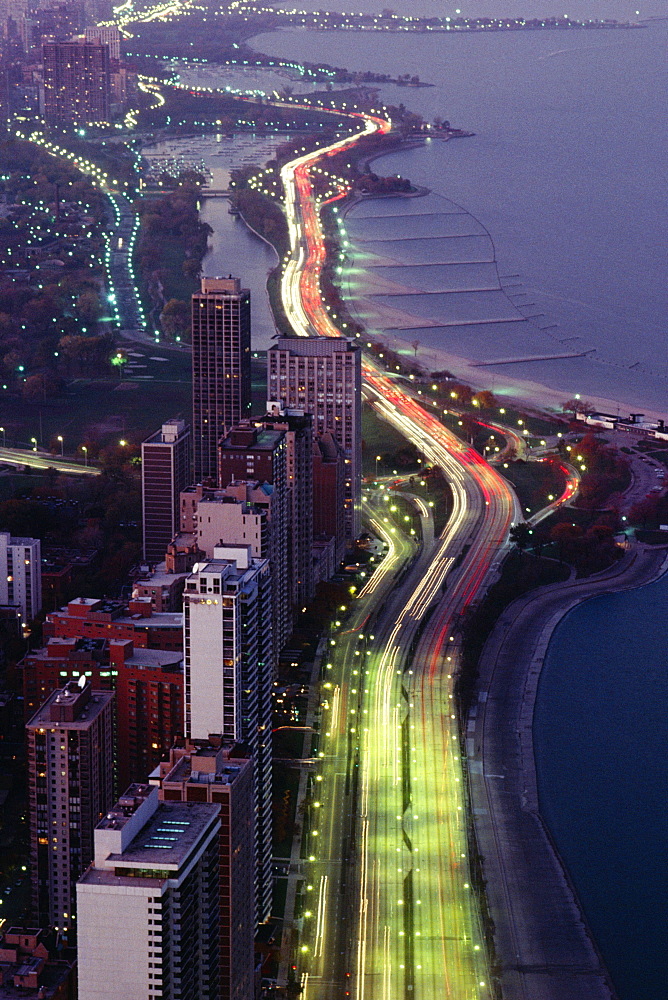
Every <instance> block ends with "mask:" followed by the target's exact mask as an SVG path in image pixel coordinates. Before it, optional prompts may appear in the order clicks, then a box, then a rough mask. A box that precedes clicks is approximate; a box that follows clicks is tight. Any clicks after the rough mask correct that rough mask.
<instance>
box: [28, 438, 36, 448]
mask: <svg viewBox="0 0 668 1000" xmlns="http://www.w3.org/2000/svg"><path fill="white" fill-rule="evenodd" d="M30 443H31V445H32V450H33V451H37V438H34V437H33V438H30Z"/></svg>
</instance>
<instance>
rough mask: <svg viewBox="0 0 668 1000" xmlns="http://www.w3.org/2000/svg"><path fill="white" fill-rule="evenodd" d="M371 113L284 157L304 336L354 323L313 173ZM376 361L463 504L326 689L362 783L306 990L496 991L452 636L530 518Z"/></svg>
mask: <svg viewBox="0 0 668 1000" xmlns="http://www.w3.org/2000/svg"><path fill="white" fill-rule="evenodd" d="M357 117H359V119H360V131H359V133H358V135H357V136H353V137H347V138H345V139H342V140H340V141H339V142H337V143H335V144H333V145H332V146H329V147H327V148H325V149H320V150H317V151H316V152H313V153H307V154H305V155H303V156H300V157H298V158H296V159H294V160H292V161H291V162H290V163H287V164H286V165H285V166H284V167H283V169H282V174H281V176H282V181H283V185H284V190H285V199H286V202H285V204H286V213H287V218H288V224H289V229H290V240H291V251H290V256H289V259H288V260H287V262H286V266H285V268H284V272H283V280H282V297H283V305H284V308H285V311H286V314H287V316H288V318H289V319H290V322H291V323H292V325H293V328H294V330H295V332H296V333H297V334H298V335H301V336H313V335H323V334H324V335H327V336H340V335H341V331H340V330H339V329H338V328H337V327H336V325H335V324H334V323H333V321H332V319H331V317H330V316H329V314H328V312H327V310H326V307H325V306H324V305H323V303H322V299H321V295H320V271H321V268H322V264H323V261H324V248H323V242H324V241H323V232H322V228H321V223H320V214H319V205H318V203H317V200H316V198H315V197H314V193H313V187H312V183H311V177H310V172H311V170H312V169H313V168H314V167H316V166H317V164H318V163H319V162H320V161H322V160H323V159H325V158H327V157H329V156H332V155H333V154H334V153H336V152H338V151H340V150H343V149H347V148H350V147H351V146H352V145H354V143H355V142H356V141H357V139H358V138H359V137H361V136H363V135H367V134H371V133H374V132H386V131H388V130H389V127H390V124H389V122H388V121H387V120H386V119H384V118H383V117H382V116H380V115H370V116H365V115H358V116H357ZM363 373H364V384H365V393H366V395H367V398H368V399H370V401H371V402H372V404H373V405H374V406H375V408H376V409H377V410H378V412H379V413H380V415H381V416H382V417H383V418H384V419H386V420H388V421H389V422H390V423H392V424H393V425H394V426H395V427H396V428H397V429H399V430H400V431H401V432H402V434H404V435H405V436H406V437H407V438H409V439H410V440H412V441H414V442H415V443H416V444H417V445H418V446H419V448H420V450H421V451H422V452H424V453H425V454H426V455H427V457H428V459H429V461H431V462H433V463H434V464H435V465H438V466H439V467H440V468H441V469H442V470H443V472H444V474H445V476H446V478H447V480H448V482H449V483H450V487H451V490H452V495H453V510H452V514H451V517H450V519H449V522H448V525H447V526H446V528H445V530H444V532H443V534H442V535H441V537H440V538H438V539H437V540H436V541H435V542H434V543H433V545H431V546H430V545H426V546H425V547H423V551H422V555H421V556H420V558H419V560H418V563H417V565H416V567H414V569H413V571H412V572H411V573H409V574H408V575H407V576H406V578H405V579H404V580H403V581H402V582H401V583H400V584H399V585H397V586H395V587H394V589H393V593H392V594H391V595H388V594H387V593H386V591H385V589H383V590H382V592H380V591H379V601H378V603H377V606H376V612H375V615H374V619H373V630H372V631H371V630H370V629H369V628H361V627H360V626H359V624H356V626H355V628H353V629H351V630H350V631H349V634H348V638H347V640H346V641H345V644H344V647H345V648H342V649H337V647H333V651H334V652H335V654H336V660H337V661H338V662H339V663H340V664H341V667H340V669H341V670H342V671H343V674H344V675H345V667H344V666H342V665H343V664H345V663H346V662H349V660H350V656H351V654H352V655H353V656H354V655H355V653H359V654H362V653H363V659H364V662H365V664H366V666H365V671H366V673H365V677H364V680H365V684H364V687H362V685H361V683H360V681H359V675H358V674H354V672H353V673H352V674H351V675H350V676H348V678H347V680H346V678H345V676H342V680H341V683H340V685H339V686H338V687H337V688H336V698H334V694H332V697H331V700H330V697H329V695H327V705H328V709H327V710H328V711H330V712H331V713H332V717H331V718H330V719H329V723H328V727H327V729H326V733H328V734H329V735H328V736H326V738H325V742H324V743H323V747H324V748H325V749H324V750H323V752H324V754H325V756H324V758H323V760H325V762H326V763H325V765H324V770H323V774H322V775H321V777H323V778H324V776H325V774H326V773H327V771H328V768H329V767H330V765H333V766H334V768H335V770H334V775H333V777H334V778H336V777H337V776H338V779H339V782H343V783H344V787H345V783H346V782H348V781H349V780H350V781H353V779H354V783H353V785H351V786H350V787H351V788H352V798H351V799H350V800H349V801H348V802H347V804H346V806H347V808H346V822H347V826H346V830H347V832H346V833H345V834H343V833H342V831H341V829H340V828H339V826H340V819H341V817H340V815H337V814H338V813H340V807H339V806H338V805H337V802H338V800H339V797H338V795H337V793H336V788H335V789H334V791H333V794H332V795H331V797H330V796H329V795H326V796H323V797H322V800H321V802H320V806H319V807H318V809H319V810H322V812H321V813H320V816H321V822H320V825H321V826H324V827H325V828H326V829H327V836H326V837H325V839H322V840H320V839H319V836H320V830H319V831H318V837H316V838H313V837H312V838H311V842H310V843H311V846H310V850H312V851H313V852H314V853H313V854H312V855H311V856H312V857H314V858H316V859H317V860H316V861H314V862H312V863H313V865H314V866H318V865H320V866H322V865H323V864H326V863H327V859H328V858H329V861H330V862H331V861H332V860H336V859H338V860H339V863H343V869H342V870H343V871H344V872H345V886H344V887H343V890H342V887H341V885H340V884H338V885H332V884H331V881H330V878H329V876H327V875H326V873H325V872H324V871H323V872H322V873H321V875H320V881H319V883H318V885H317V887H316V885H315V883H314V882H312V883H310V884H313V889H312V890H310V891H312V892H316V891H317V894H318V895H317V905H316V908H315V910H314V911H313V913H314V919H315V924H314V926H315V932H314V936H313V939H312V940H309V941H308V943H306V944H304V945H303V947H304V948H306V949H307V950H306V951H305V952H303V955H304V960H303V974H304V980H303V982H304V986H305V989H306V994H307V997H317V998H321V1000H329V998H330V997H331V998H333V997H338V996H342V995H346V994H348V993H349V994H350V995H354V996H356V997H357V998H358V1000H363V998H369V1000H371V998H373V1000H376V998H382V1000H396V998H398V997H401V996H404V997H421V998H422V997H424V998H431V997H457V998H461V1000H473V998H486V997H489V996H490V995H491V987H490V984H489V976H488V973H487V963H486V955H485V951H484V947H483V943H482V942H483V938H482V933H481V929H480V926H479V919H478V912H477V906H476V901H475V898H474V895H473V892H472V890H471V886H470V877H469V866H468V844H467V833H466V802H465V790H464V773H463V769H462V762H461V759H460V741H459V734H458V729H457V720H456V718H455V712H454V710H453V674H454V671H455V667H456V652H455V645H454V643H453V642H451V636H452V637H453V639H454V638H455V637H456V625H457V620H458V617H459V616H460V615H461V614H462V613H463V612H464V611H465V610H466V608H467V606H468V605H470V604H471V602H472V601H474V600H475V599H476V597H478V596H479V595H480V594H481V592H482V589H483V588H484V585H485V581H486V580H487V579H488V575H489V573H490V571H491V570H492V569H493V568H494V565H495V563H496V561H497V560H498V558H499V553H500V551H501V549H502V548H503V546H504V544H505V543H506V539H507V533H508V529H509V527H510V525H511V523H512V521H513V520H515V519H518V518H519V517H520V516H521V515H520V512H519V510H518V507H517V503H516V500H515V498H514V495H513V493H512V492H511V490H510V488H509V487H508V485H507V484H506V482H505V481H504V480H503V479H501V478H500V477H499V476H498V475H497V473H496V472H495V471H494V470H493V469H492V468H491V467H490V466H489V465H487V463H486V462H484V461H483V459H482V458H481V457H480V455H478V453H477V452H475V451H474V450H473V449H472V448H470V447H468V446H467V445H466V444H464V443H463V442H461V441H460V440H459V439H458V438H457V437H456V436H455V435H453V434H452V433H451V432H450V431H448V430H447V429H446V428H445V427H444V426H443V425H442V424H441V423H440V422H439V421H438V420H437V419H436V418H435V417H433V416H432V415H431V414H429V413H427V412H426V411H425V409H424V408H423V407H422V406H420V404H419V403H418V402H417V401H416V400H415V399H414V398H413V397H412V396H411V395H409V394H408V393H407V392H405V391H404V390H403V389H402V388H400V387H399V386H397V385H396V383H395V382H392V381H390V379H389V378H387V376H386V375H385V374H384V373H383V372H382V371H381V370H380V369H378V368H377V367H376V366H375V365H374V364H373V362H372V361H371V360H369V359H365V361H364V365H363ZM371 636H373V638H371ZM334 641H335V642H336V641H338V640H334ZM351 643H352V645H355V644H357V645H358V648H356V649H354V648H352V647H351ZM359 644H363V645H364V648H363V649H361V648H359ZM339 657H340V658H341V659H340V660H339ZM361 658H362V657H361V656H360V657H358V659H361ZM346 689H347V691H346ZM360 730H361V731H360ZM351 738H354V741H355V747H356V750H355V757H354V759H353V761H352V767H353V769H354V773H353V774H352V777H350V776H349V774H348V772H347V771H346V772H343V771H340V772H337V771H336V766H337V765H336V763H335V762H336V760H337V759H338V755H337V753H335V752H332V745H333V744H331V743H330V744H328V743H327V741H328V740H329V741H340V743H341V744H342V745H348V746H349V745H350V741H351ZM349 760H350V758H349ZM349 766H350V765H349ZM341 837H342V838H343V839H340V838H341ZM314 841H316V842H317V847H316V846H314ZM314 870H315V867H314ZM352 887H354V892H353V888H352ZM351 893H352V895H351ZM335 898H336V900H337V903H336V905H333V904H332V900H333V899H335ZM342 899H343V900H344V901H345V902H344V905H345V912H344V913H342V912H341V901H342ZM342 918H343V919H342ZM309 949H310V951H309ZM329 952H331V956H332V961H330V965H329V967H328V970H327V971H326V972H325V970H324V965H323V963H324V962H325V961H326V959H325V953H329Z"/></svg>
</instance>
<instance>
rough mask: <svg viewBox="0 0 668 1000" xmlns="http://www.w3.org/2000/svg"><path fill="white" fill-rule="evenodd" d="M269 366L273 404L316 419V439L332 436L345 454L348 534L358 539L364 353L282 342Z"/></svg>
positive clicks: (344, 344)
mask: <svg viewBox="0 0 668 1000" xmlns="http://www.w3.org/2000/svg"><path fill="white" fill-rule="evenodd" d="M267 366H268V372H267V375H268V378H267V392H268V398H269V399H270V400H272V402H274V401H275V402H276V403H278V404H279V405H280V406H281V407H283V408H284V409H286V410H291V409H297V410H304V411H305V412H306V413H312V414H313V419H314V427H313V432H314V434H315V436H316V437H317V436H318V435H320V434H323V433H325V432H327V431H330V432H331V433H332V434H333V435H334V437H335V438H336V440H337V441H338V443H339V444H340V445H341V447H342V448H343V451H344V454H345V471H346V476H345V479H346V497H345V517H346V533H347V536H348V538H349V539H352V538H355V537H356V536H357V535H358V534H359V531H360V505H361V497H362V351H361V349H360V348H359V347H358V346H357V345H356V344H354V343H353V342H352V341H349V340H345V339H343V338H339V339H336V338H330V337H308V338H300V337H292V338H288V337H281V338H280V339H279V340H277V341H276V344H275V345H273V346H272V347H270V348H269V350H268V351H267ZM270 406H271V404H270Z"/></svg>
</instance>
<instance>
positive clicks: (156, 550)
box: [141, 420, 190, 563]
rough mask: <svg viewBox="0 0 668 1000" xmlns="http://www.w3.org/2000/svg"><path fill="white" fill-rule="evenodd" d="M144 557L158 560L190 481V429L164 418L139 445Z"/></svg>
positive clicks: (176, 522) (174, 531)
mask: <svg viewBox="0 0 668 1000" xmlns="http://www.w3.org/2000/svg"><path fill="white" fill-rule="evenodd" d="M141 463H142V465H141V486H142V508H143V509H142V514H143V525H144V559H145V560H146V562H148V563H159V562H162V560H163V559H164V558H165V551H166V549H167V546H168V545H169V543H170V542H171V540H172V538H173V537H174V535H176V534H177V532H178V530H179V497H180V495H181V490H184V489H185V488H186V486H187V485H188V484H189V482H190V430H189V429H188V427H186V425H185V423H184V422H183V421H182V420H168V421H166V423H164V424H163V425H162V428H161V429H160V430H159V431H156V432H155V434H152V435H151V437H150V438H147V439H146V441H144V442H143V443H142V446H141Z"/></svg>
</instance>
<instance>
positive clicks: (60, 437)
mask: <svg viewBox="0 0 668 1000" xmlns="http://www.w3.org/2000/svg"><path fill="white" fill-rule="evenodd" d="M56 440H57V441H60V457H61V458H62V457H63V455H64V451H63V448H64V444H63V435H62V434H59V435H58V437H57V438H56Z"/></svg>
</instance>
